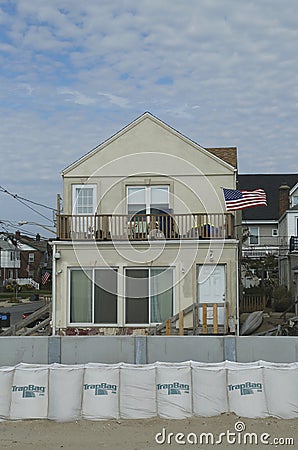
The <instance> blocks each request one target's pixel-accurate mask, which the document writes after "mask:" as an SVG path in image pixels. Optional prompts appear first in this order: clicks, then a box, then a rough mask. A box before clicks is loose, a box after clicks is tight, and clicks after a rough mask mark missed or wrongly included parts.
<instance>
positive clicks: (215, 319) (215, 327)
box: [213, 303, 218, 334]
mask: <svg viewBox="0 0 298 450" xmlns="http://www.w3.org/2000/svg"><path fill="white" fill-rule="evenodd" d="M213 333H214V334H218V309H217V304H216V303H214V304H213Z"/></svg>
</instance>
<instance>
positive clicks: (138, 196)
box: [127, 186, 169, 214]
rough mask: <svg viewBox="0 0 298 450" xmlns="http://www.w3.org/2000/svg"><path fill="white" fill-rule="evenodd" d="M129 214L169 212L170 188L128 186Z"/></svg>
mask: <svg viewBox="0 0 298 450" xmlns="http://www.w3.org/2000/svg"><path fill="white" fill-rule="evenodd" d="M127 209H128V214H138V213H139V214H150V213H151V214H152V213H153V214H154V213H159V212H168V210H169V186H128V188H127Z"/></svg>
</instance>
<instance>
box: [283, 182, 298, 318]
mask: <svg viewBox="0 0 298 450" xmlns="http://www.w3.org/2000/svg"><path fill="white" fill-rule="evenodd" d="M281 188H282V189H281V200H280V219H279V230H280V257H279V273H280V283H281V284H282V285H284V286H286V287H287V288H288V289H289V290H290V291H291V293H292V299H293V300H294V301H295V302H296V313H297V314H298V182H297V183H296V184H295V185H294V186H292V188H291V187H290V186H289V185H283V186H282V187H281Z"/></svg>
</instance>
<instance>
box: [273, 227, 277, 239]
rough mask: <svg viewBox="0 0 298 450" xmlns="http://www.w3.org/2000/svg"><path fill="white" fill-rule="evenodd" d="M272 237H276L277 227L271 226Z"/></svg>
mask: <svg viewBox="0 0 298 450" xmlns="http://www.w3.org/2000/svg"><path fill="white" fill-rule="evenodd" d="M272 237H278V228H272Z"/></svg>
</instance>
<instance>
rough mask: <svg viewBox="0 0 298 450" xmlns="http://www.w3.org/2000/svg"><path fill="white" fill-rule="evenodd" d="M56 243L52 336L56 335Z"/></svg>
mask: <svg viewBox="0 0 298 450" xmlns="http://www.w3.org/2000/svg"><path fill="white" fill-rule="evenodd" d="M55 254H56V244H55V243H54V244H53V267H52V273H53V276H52V336H55V335H56V258H55Z"/></svg>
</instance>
